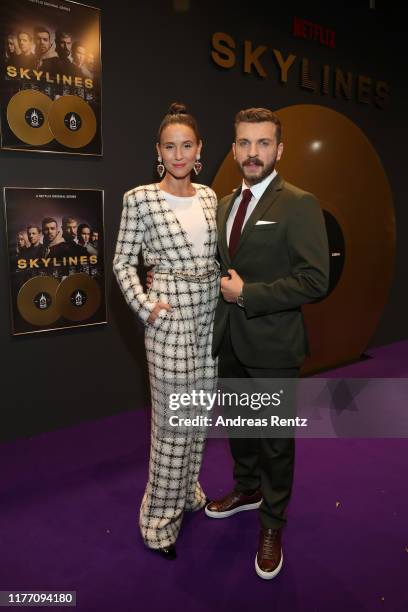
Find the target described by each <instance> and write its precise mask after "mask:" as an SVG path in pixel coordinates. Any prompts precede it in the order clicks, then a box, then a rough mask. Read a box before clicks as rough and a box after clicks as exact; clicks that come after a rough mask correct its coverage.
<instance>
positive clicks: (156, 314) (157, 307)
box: [147, 302, 171, 323]
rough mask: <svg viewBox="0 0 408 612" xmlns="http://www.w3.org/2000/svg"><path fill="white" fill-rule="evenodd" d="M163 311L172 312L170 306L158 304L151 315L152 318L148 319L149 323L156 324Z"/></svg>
mask: <svg viewBox="0 0 408 612" xmlns="http://www.w3.org/2000/svg"><path fill="white" fill-rule="evenodd" d="M161 310H171V306H170V304H165V303H164V302H157V304H156V305H155V307H154V308H153V310H152V312H151V313H150V317H149V318H148V319H147V322H148V323H154V322H155V320H156V319H157V317H158V316H159V312H160V311H161Z"/></svg>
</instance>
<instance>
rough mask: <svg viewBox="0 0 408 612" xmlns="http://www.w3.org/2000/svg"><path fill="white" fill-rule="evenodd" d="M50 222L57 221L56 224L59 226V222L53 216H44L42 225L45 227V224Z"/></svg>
mask: <svg viewBox="0 0 408 612" xmlns="http://www.w3.org/2000/svg"><path fill="white" fill-rule="evenodd" d="M48 223H55V225H56V226H57V227H58V223H57V221H56V220H55V219H54V218H53V217H44V219H43V220H42V226H43V227H44V225H48Z"/></svg>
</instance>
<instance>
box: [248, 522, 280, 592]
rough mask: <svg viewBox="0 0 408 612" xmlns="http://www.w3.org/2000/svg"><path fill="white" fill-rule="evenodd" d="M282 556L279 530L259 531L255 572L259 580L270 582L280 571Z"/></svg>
mask: <svg viewBox="0 0 408 612" xmlns="http://www.w3.org/2000/svg"><path fill="white" fill-rule="evenodd" d="M282 564H283V554H282V543H281V530H280V529H261V533H260V536H259V546H258V552H257V555H256V557H255V571H256V573H257V574H258V576H260V577H261V578H264V579H265V580H271V578H275V576H277V575H278V574H279V572H280V571H281V569H282Z"/></svg>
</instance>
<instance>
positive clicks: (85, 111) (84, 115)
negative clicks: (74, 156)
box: [49, 95, 97, 149]
mask: <svg viewBox="0 0 408 612" xmlns="http://www.w3.org/2000/svg"><path fill="white" fill-rule="evenodd" d="M49 123H50V128H51V131H52V133H53V134H54V138H55V140H57V141H58V142H59V143H60V144H62V145H65V146H66V147H69V148H70V149H80V148H81V147H85V146H86V145H87V144H89V143H90V142H91V140H92V139H93V137H94V136H95V134H96V127H97V122H96V117H95V113H94V112H93V110H92V108H91V107H90V106H89V104H87V102H85V101H84V100H83V99H82V98H80V97H79V96H70V95H69V96H61V97H60V98H58V99H57V100H54V102H53V105H52V107H51V110H50V114H49Z"/></svg>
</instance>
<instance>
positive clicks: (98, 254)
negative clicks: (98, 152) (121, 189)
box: [4, 187, 106, 335]
mask: <svg viewBox="0 0 408 612" xmlns="http://www.w3.org/2000/svg"><path fill="white" fill-rule="evenodd" d="M4 201H5V214H6V224H7V243H8V251H9V271H10V274H9V275H10V299H11V318H12V332H13V334H14V335H19V334H27V333H33V332H39V331H49V330H53V329H63V328H68V327H78V326H83V325H96V324H101V323H106V296H105V275H104V224H103V191H101V190H98V189H50V188H44V189H36V188H19V187H6V188H5V189H4Z"/></svg>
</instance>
